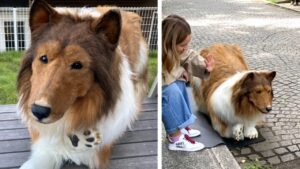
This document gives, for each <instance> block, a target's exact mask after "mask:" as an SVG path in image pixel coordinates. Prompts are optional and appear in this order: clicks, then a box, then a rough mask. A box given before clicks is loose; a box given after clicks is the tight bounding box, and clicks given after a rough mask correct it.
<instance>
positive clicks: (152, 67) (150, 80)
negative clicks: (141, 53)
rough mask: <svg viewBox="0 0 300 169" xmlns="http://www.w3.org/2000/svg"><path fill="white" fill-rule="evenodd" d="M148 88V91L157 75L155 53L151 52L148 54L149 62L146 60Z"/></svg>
mask: <svg viewBox="0 0 300 169" xmlns="http://www.w3.org/2000/svg"><path fill="white" fill-rule="evenodd" d="M148 71H149V75H148V88H149V90H150V88H151V85H152V83H153V81H154V79H155V77H156V75H157V51H156V50H152V51H150V52H149V60H148Z"/></svg>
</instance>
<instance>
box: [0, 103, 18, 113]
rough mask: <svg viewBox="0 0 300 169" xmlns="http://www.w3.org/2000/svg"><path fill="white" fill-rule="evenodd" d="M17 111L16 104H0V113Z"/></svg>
mask: <svg viewBox="0 0 300 169" xmlns="http://www.w3.org/2000/svg"><path fill="white" fill-rule="evenodd" d="M7 112H17V106H16V105H15V104H12V105H0V113H7Z"/></svg>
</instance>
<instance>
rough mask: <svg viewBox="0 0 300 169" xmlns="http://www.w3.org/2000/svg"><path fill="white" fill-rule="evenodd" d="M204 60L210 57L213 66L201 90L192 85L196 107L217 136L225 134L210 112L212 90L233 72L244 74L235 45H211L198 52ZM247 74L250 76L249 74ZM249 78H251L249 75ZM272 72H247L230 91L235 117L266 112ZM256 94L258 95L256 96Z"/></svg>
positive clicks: (223, 127)
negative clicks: (214, 129) (205, 117)
mask: <svg viewBox="0 0 300 169" xmlns="http://www.w3.org/2000/svg"><path fill="white" fill-rule="evenodd" d="M201 55H202V56H203V57H204V58H206V57H208V56H209V55H211V56H213V58H214V60H215V66H214V69H213V71H212V72H211V74H210V78H209V80H208V81H204V80H202V81H201V87H200V86H197V85H196V83H195V82H192V87H193V91H194V97H195V100H196V103H197V105H198V106H199V108H200V109H201V110H202V111H203V110H204V111H206V112H207V113H208V115H209V116H210V118H211V120H212V123H213V124H218V127H219V129H218V130H219V131H221V132H220V134H221V135H222V136H224V135H225V132H226V130H227V124H226V122H225V121H223V120H222V119H221V118H219V117H218V116H217V115H216V113H215V112H214V111H213V109H212V107H211V106H212V105H211V104H210V98H211V96H212V94H213V93H214V91H215V90H216V89H217V87H219V86H220V85H221V84H222V83H223V82H225V81H226V80H227V79H228V78H230V77H231V76H233V75H234V74H235V73H236V72H243V71H248V70H249V68H248V66H247V64H246V62H245V60H244V58H243V54H242V52H241V49H240V48H239V47H238V46H236V45H229V44H215V45H212V46H210V47H208V48H206V49H204V50H202V51H201ZM250 74H251V75H250ZM252 75H253V76H252ZM275 75H276V72H267V71H265V72H263V71H260V72H259V71H254V72H253V73H248V74H246V76H245V77H244V78H242V79H241V80H240V81H239V82H238V83H236V84H235V85H234V86H233V88H232V91H233V96H232V100H231V101H232V103H233V105H234V109H235V114H236V116H238V117H240V118H243V119H252V118H254V117H255V116H256V115H257V113H258V112H261V113H266V112H265V109H266V107H267V106H269V105H272V98H273V93H272V86H271V82H272V80H273V78H274V77H275ZM256 92H260V93H259V94H258V93H256Z"/></svg>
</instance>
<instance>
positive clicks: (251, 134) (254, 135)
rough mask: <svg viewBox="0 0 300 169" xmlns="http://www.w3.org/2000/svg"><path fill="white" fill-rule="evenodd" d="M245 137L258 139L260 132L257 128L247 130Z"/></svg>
mask: <svg viewBox="0 0 300 169" xmlns="http://www.w3.org/2000/svg"><path fill="white" fill-rule="evenodd" d="M244 135H245V137H247V138H250V139H255V138H257V137H258V132H257V130H256V128H255V127H251V128H245V132H244Z"/></svg>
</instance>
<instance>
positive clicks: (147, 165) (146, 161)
mask: <svg viewBox="0 0 300 169" xmlns="http://www.w3.org/2000/svg"><path fill="white" fill-rule="evenodd" d="M124 168H128V169H141V168H142V169H154V168H157V157H156V156H148V157H136V158H126V159H116V160H112V161H111V165H110V169H124Z"/></svg>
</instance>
